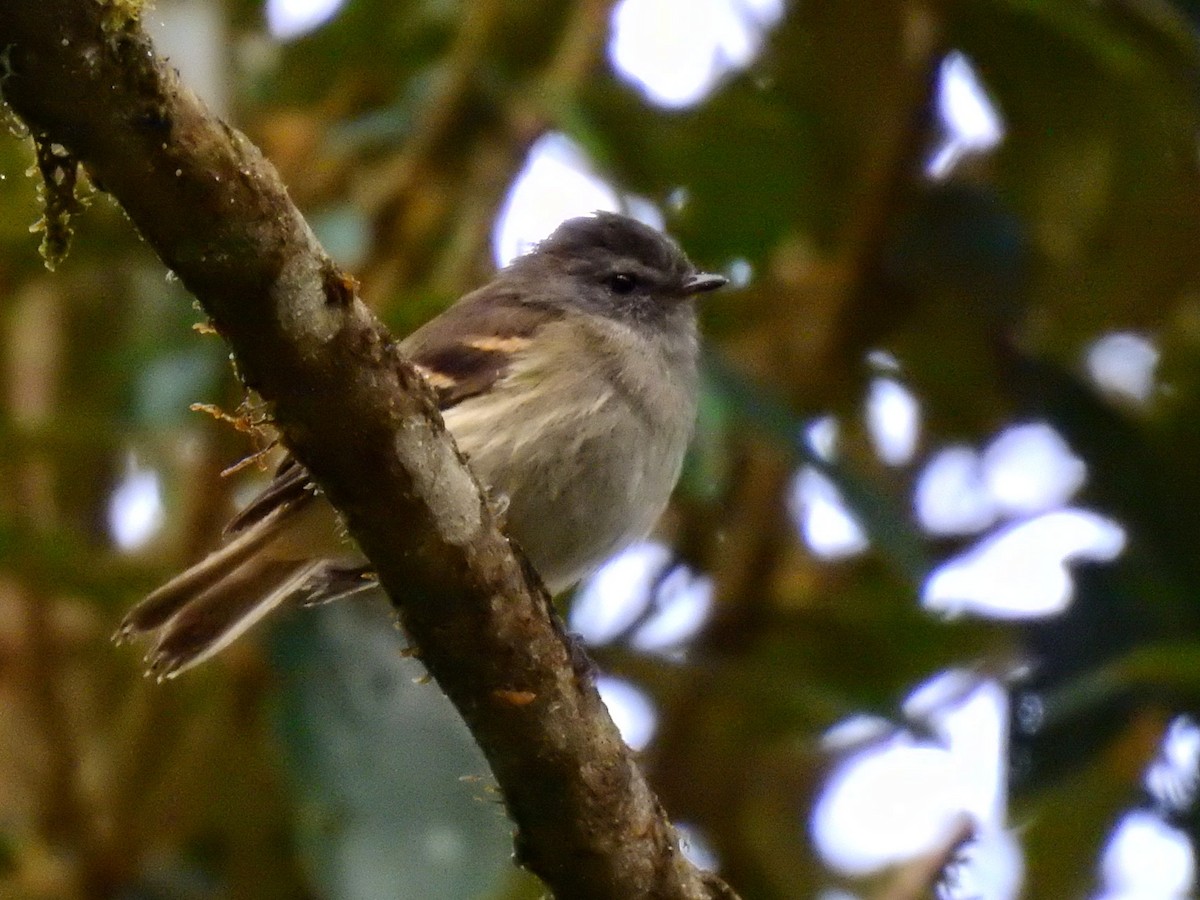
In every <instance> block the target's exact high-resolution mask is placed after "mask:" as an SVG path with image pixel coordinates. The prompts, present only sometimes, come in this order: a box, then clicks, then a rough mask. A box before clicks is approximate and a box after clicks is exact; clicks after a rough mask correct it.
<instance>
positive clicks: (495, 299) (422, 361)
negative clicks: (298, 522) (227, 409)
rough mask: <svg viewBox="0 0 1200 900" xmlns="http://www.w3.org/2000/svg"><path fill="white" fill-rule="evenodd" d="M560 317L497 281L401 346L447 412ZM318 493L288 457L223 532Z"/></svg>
mask: <svg viewBox="0 0 1200 900" xmlns="http://www.w3.org/2000/svg"><path fill="white" fill-rule="evenodd" d="M559 315H560V313H558V311H557V310H555V309H554V308H551V307H545V306H540V305H538V304H537V303H536V302H532V303H531V302H530V301H529V299H528V298H527V297H526V298H524V299H518V297H517V295H516V293H515V292H514V291H513V290H511V289H509V288H508V287H506V286H505V285H504V284H503V283H502V282H493V283H492V284H489V285H487V286H485V287H482V288H480V289H479V290H477V291H475V292H473V293H470V294H467V295H466V296H465V297H463V298H462V299H461V300H460V301H459V302H458V303H456V304H455V305H454V306H452V307H450V308H449V309H447V310H446V311H445V312H444V313H442V314H441V315H440V316H438V317H437V318H435V319H433V320H432V321H430V322H428V323H426V324H425V325H423V326H422V327H421V328H418V329H417V330H416V331H414V332H413V333H412V334H411V335H409V336H408V337H407V338H405V340H404V341H403V342H402V343H401V344H400V347H401V349H402V351H403V352H404V354H405V355H406V356H407V357H408V358H409V359H410V360H412V362H413V363H414V364H415V365H416V366H417V368H418V369H419V370H420V371H421V373H422V374H423V375H424V376H425V377H426V378H427V379H428V381H429V384H430V386H431V387H432V388H433V390H434V394H435V396H436V397H437V401H438V407H439V408H440V409H442V410H447V409H450V408H451V407H453V406H455V405H457V404H459V403H461V402H462V401H464V400H467V399H469V398H471V397H475V396H477V395H479V394H482V393H483V392H485V391H487V390H488V389H489V388H491V386H492V385H493V384H495V383H496V382H497V381H498V380H499V379H500V378H502V377H504V375H505V373H506V372H507V371H508V369H509V366H510V365H511V362H512V356H513V354H514V353H519V352H520V351H521V349H523V348H524V347H525V345H527V344H528V342H529V341H530V339H531V338H532V337H533V334H534V332H536V331H537V330H538V329H539V328H540V327H541V326H543V325H545V324H546V323H547V322H548V321H551V320H553V319H555V318H557V317H558V316H559ZM315 492H316V486H315V485H314V484H313V482H312V480H311V479H310V478H309V477H308V472H306V471H305V470H304V467H303V466H301V465H300V464H299V463H298V462H296V460H295V459H294V458H293V457H292V456H290V455H288V456H285V457H284V459H283V461H282V462H281V463H280V464H279V468H277V469H276V470H275V476H274V477H273V478H272V479H271V483H270V484H268V485H267V486H266V487H265V488H264V489H263V490H262V492H261V493H259V494H258V495H257V496H256V497H255V498H254V499H253V500H251V501H250V502H249V503H248V504H247V505H246V507H245V508H244V509H242V510H241V511H240V512H239V513H238V514H237V515H235V516H234V517H233V519H232V520H230V522H229V524H228V525H226V526H225V533H226V534H236V533H238V532H240V531H244V530H245V529H246V528H249V527H250V526H251V525H255V524H257V523H258V522H261V521H262V520H263V519H265V518H266V517H267V516H268V515H270V514H271V513H272V512H274V511H275V510H277V509H280V508H282V507H285V506H299V505H300V504H304V503H308V502H309V501H311V499H312V498H313V496H314V494H315Z"/></svg>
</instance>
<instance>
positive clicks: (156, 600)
mask: <svg viewBox="0 0 1200 900" xmlns="http://www.w3.org/2000/svg"><path fill="white" fill-rule="evenodd" d="M725 283H726V279H725V278H723V277H721V276H720V275H710V274H706V273H703V272H700V271H698V270H697V269H696V268H695V267H694V266H693V265H692V264H691V263H690V262H689V261H688V259H687V257H686V256H685V255H684V254H683V252H682V251H681V250H680V249H679V247H678V246H677V245H676V244H675V243H674V242H673V241H672V240H671V239H670V238H668V237H666V236H664V235H662V234H660V233H659V232H657V231H655V230H654V229H653V228H650V227H648V226H646V225H643V224H642V223H640V222H637V221H635V220H633V219H630V218H627V217H625V216H621V215H616V214H614V213H596V214H594V215H592V216H587V217H583V218H578V219H571V220H569V221H567V222H564V223H563V224H562V225H560V226H559V227H558V229H557V230H556V231H555V232H554V233H553V234H552V235H550V237H549V238H547V239H546V240H544V241H542V242H541V243H539V244H538V245H537V246H536V247H535V248H534V249H533V251H532V252H530V253H528V254H526V255H524V256H522V257H520V258H519V259H517V260H516V261H515V262H513V263H512V264H511V265H509V266H508V267H507V268H505V269H503V270H502V271H500V272H499V273H498V274H497V275H496V277H495V278H494V279H493V280H492V281H491V282H490V283H488V284H487V285H485V286H484V287H482V288H480V289H478V290H476V291H474V292H472V293H470V294H467V295H466V296H465V297H463V298H462V299H461V300H459V301H458V302H457V303H456V304H455V305H453V306H451V307H450V308H449V309H447V310H446V311H445V312H444V313H442V314H441V315H440V316H438V317H437V318H435V319H433V320H432V321H431V322H429V323H428V324H426V325H425V326H423V327H422V328H420V329H418V330H417V331H416V332H414V333H413V334H412V335H410V336H409V337H408V338H407V339H406V340H405V341H404V342H403V343H402V344H401V348H402V350H403V352H404V354H405V356H407V357H408V358H409V359H411V360H412V361H413V362H414V363H415V364H416V366H417V368H418V369H419V370H420V372H421V373H422V374H423V375H424V376H425V378H426V380H427V381H428V382H429V384H430V386H431V387H432V388H433V390H434V392H435V393H436V395H437V400H438V405H439V407H440V408H441V412H442V416H443V418H444V419H445V421H446V426H447V427H448V428H449V429H450V432H451V434H453V435H454V439H455V441H457V443H458V446H459V448H460V449H461V450H462V451H463V453H464V454H466V456H467V459H468V460H469V461H470V465H471V468H472V469H473V470H474V472H475V474H476V475H477V476H478V477H479V480H480V481H481V482H482V483H483V485H484V486H485V487H486V488H487V490H488V491H490V493H491V495H492V496H493V497H494V498H496V499H497V500H498V501H499V502H500V503H502V504H505V505H506V510H505V522H506V529H507V532H508V534H509V536H510V537H512V538H513V539H515V540H516V541H517V543H518V544H519V545H520V546H521V548H522V549H523V550H524V551H525V554H526V556H527V557H528V558H529V561H530V562H531V563H532V564H533V566H534V568H535V569H536V570H537V572H538V573H539V574H540V575H541V577H542V579H543V581H545V583H546V586H547V587H548V588H549V589H550V591H551V592H552V593H556V592H558V591H561V590H563V589H564V588H567V587H569V586H570V585H572V584H574V583H575V582H576V581H578V580H579V579H580V578H582V577H583V576H584V575H586V574H588V572H590V571H591V570H593V569H594V568H596V567H597V566H598V565H599V564H600V563H601V562H603V561H604V560H605V559H606V558H607V557H609V556H611V555H612V554H613V553H615V552H617V551H618V550H620V549H622V548H623V547H625V546H627V545H628V544H630V543H631V542H633V541H635V540H638V539H640V538H643V537H645V536H646V534H648V533H649V531H650V529H651V528H652V527H653V525H654V523H655V521H656V520H657V519H658V517H659V515H660V514H661V513H662V511H663V508H664V507H665V506H666V503H667V500H668V498H669V496H670V493H671V491H672V489H673V488H674V486H675V482H676V480H677V479H678V477H679V470H680V467H681V465H682V463H683V455H684V451H685V450H686V449H687V445H688V441H689V439H690V437H691V433H692V427H693V421H694V418H695V412H696V393H697V380H698V376H697V357H698V353H699V343H698V336H697V329H696V311H695V304H694V303H693V299H694V297H695V296H696V295H697V294H700V293H703V292H705V291H711V290H714V289H716V288H719V287H721V286H722V285H724V284H725ZM225 533H226V542H225V543H224V544H223V545H222V546H221V547H220V548H219V549H217V550H216V551H214V552H213V553H211V554H210V555H209V556H208V557H206V558H205V559H203V560H201V561H200V562H198V563H197V564H196V565H194V566H192V567H191V568H190V569H188V570H187V571H185V572H183V573H182V574H180V575H178V576H176V577H175V578H173V579H172V580H171V581H169V582H167V583H166V584H165V585H163V586H162V587H160V588H159V589H158V590H156V591H154V593H152V594H150V595H149V596H148V597H146V599H144V600H143V601H142V602H141V603H139V604H138V605H137V606H135V607H134V608H133V609H132V610H131V611H130V612H129V614H128V615H127V616H126V617H125V619H124V621H123V622H122V624H121V627H120V629H119V630H118V632H117V638H118V639H124V638H128V637H131V636H134V635H137V634H150V635H152V637H153V640H154V644H153V646H152V648H151V650H150V652H149V654H148V655H147V657H146V662H147V665H148V666H149V669H150V671H151V672H152V673H153V674H155V675H157V676H159V677H160V678H168V677H172V676H174V675H178V674H179V673H180V672H182V671H184V670H185V669H187V668H189V667H191V666H193V665H196V664H197V663H199V662H201V661H203V660H205V659H207V658H208V657H210V656H212V655H213V654H214V653H217V652H218V651H219V650H221V649H222V648H224V647H226V646H228V645H229V643H230V642H231V641H233V640H234V639H235V638H237V637H238V636H239V635H241V634H242V633H244V632H245V631H246V629H248V628H249V627H250V626H251V625H253V624H254V623H255V622H257V621H258V620H259V619H261V618H262V617H263V616H265V615H266V614H267V613H269V612H270V611H271V610H273V609H274V608H276V607H277V606H279V605H280V604H281V603H284V602H287V601H299V602H302V603H305V604H314V603H324V602H326V601H329V600H334V599H338V598H341V597H345V596H348V595H350V594H354V593H357V592H359V591H362V590H365V589H368V588H370V587H373V586H374V581H373V580H372V578H371V575H370V569H369V564H368V563H367V560H366V559H365V558H364V557H363V556H362V554H361V553H359V552H358V550H357V548H355V547H354V546H352V545H351V544H350V543H349V542H348V541H347V540H346V538H345V537H344V536H343V534H344V532H343V529H341V528H340V525H339V522H338V517H337V513H336V512H335V511H334V510H333V508H332V507H331V506H330V505H329V503H328V502H327V501H326V500H325V499H324V498H323V497H322V496H321V495H320V494H319V493H318V492H317V491H316V490H315V487H314V485H313V484H312V482H311V481H310V480H309V477H308V473H307V472H306V471H305V470H304V468H303V467H302V466H301V465H300V464H299V463H297V462H296V461H295V460H294V459H293V458H291V457H290V456H289V457H287V458H286V459H284V461H283V462H282V463H281V464H280V466H279V468H278V470H277V471H276V473H275V477H274V479H273V480H272V481H271V483H270V484H269V485H268V486H267V487H266V488H265V489H264V490H263V491H262V493H260V494H259V495H258V496H257V497H256V498H255V499H254V500H252V501H251V502H250V503H249V505H248V506H247V507H246V508H245V509H243V510H242V511H241V512H240V513H238V514H237V515H236V516H235V517H234V519H233V520H232V521H231V522H230V523H229V525H228V526H227V527H226V531H225Z"/></svg>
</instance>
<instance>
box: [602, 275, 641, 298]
mask: <svg viewBox="0 0 1200 900" xmlns="http://www.w3.org/2000/svg"><path fill="white" fill-rule="evenodd" d="M608 287H609V289H610V290H611V291H612V292H613V293H614V294H631V293H633V289H634V288H636V287H637V279H636V278H635V277H634V276H632V275H630V274H629V273H628V272H617V273H615V274H613V275H610V276H608Z"/></svg>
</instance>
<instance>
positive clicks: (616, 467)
mask: <svg viewBox="0 0 1200 900" xmlns="http://www.w3.org/2000/svg"><path fill="white" fill-rule="evenodd" d="M551 329H553V331H551ZM545 331H546V332H548V333H543V334H541V335H539V340H538V342H537V343H538V345H539V347H540V348H542V352H543V354H546V355H542V356H532V357H530V356H527V357H524V358H522V359H519V360H517V361H516V362H515V364H514V366H513V367H512V370H511V371H510V373H509V374H508V375H507V376H506V377H505V378H504V379H503V380H502V381H501V382H500V383H498V384H497V385H496V386H495V387H494V389H493V390H492V391H491V392H490V393H489V395H488V396H487V397H486V398H484V397H475V398H471V399H469V400H466V401H464V402H463V403H460V404H459V405H457V406H455V407H453V408H451V409H449V410H447V411H446V413H445V420H446V424H447V426H448V427H449V428H450V431H451V432H452V433H453V434H454V436H455V439H456V440H457V442H458V444H459V447H460V448H461V449H462V450H463V452H464V453H466V454H467V456H468V458H469V459H470V461H471V465H472V467H473V468H474V470H475V472H476V474H477V475H478V476H479V478H480V480H481V481H483V482H484V485H485V487H487V488H488V489H489V490H490V491H491V492H492V493H493V495H494V496H496V497H498V498H499V497H503V498H505V500H506V501H507V510H506V527H507V530H508V533H509V535H510V536H511V537H513V538H514V539H515V540H516V541H517V542H518V543H519V544H520V545H521V547H522V549H524V551H525V552H526V554H527V555H528V557H529V559H530V562H532V563H533V565H534V567H535V568H536V569H537V570H538V572H539V574H541V576H542V578H543V579H544V580H545V582H546V584H547V586H548V587H549V588H550V589H551V591H559V590H562V589H563V588H565V587H567V586H569V585H570V584H572V583H574V582H575V581H577V580H578V579H579V578H580V577H582V576H583V575H585V574H587V572H589V571H590V570H592V569H594V568H595V567H596V566H598V565H599V564H600V563H601V562H603V561H604V559H606V558H607V557H608V556H610V555H611V554H613V553H615V552H616V551H617V550H619V549H621V548H622V547H623V546H625V545H627V544H628V543H630V542H631V541H634V540H637V539H639V538H641V537H644V536H645V535H646V534H647V533H648V532H649V531H650V529H651V528H652V527H653V526H654V523H655V522H656V521H657V519H658V517H659V515H660V514H661V513H662V510H663V508H664V507H665V506H666V503H667V500H668V498H669V497H670V493H671V490H672V489H673V488H674V486H675V482H676V480H677V479H678V477H679V471H680V468H681V466H682V464H683V456H684V452H685V451H686V449H687V445H688V441H689V439H690V436H691V431H692V425H693V421H694V418H695V406H696V375H695V352H696V351H695V337H694V333H692V334H691V335H690V336H687V337H690V340H687V341H684V342H683V343H682V345H679V344H678V342H677V343H676V345H672V346H662V345H661V342H658V343H656V342H654V341H645V340H641V339H640V338H637V337H636V336H633V335H631V334H630V333H628V332H627V331H625V330H624V329H623V328H622V327H621V326H617V325H616V324H615V323H601V324H600V325H599V326H598V327H595V328H592V329H590V330H586V331H581V330H580V329H578V328H575V327H567V326H566V324H565V323H556V324H554V325H549V326H547V327H546V329H545ZM629 340H637V341H638V346H637V347H636V348H634V350H635V354H636V359H637V363H636V365H634V366H633V367H628V366H626V367H624V368H621V367H617V366H615V365H614V364H613V360H614V357H613V350H612V342H613V341H629ZM668 372H669V373H670V374H668ZM651 382H653V383H652V384H651ZM502 502H504V501H502Z"/></svg>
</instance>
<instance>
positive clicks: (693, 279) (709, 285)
mask: <svg viewBox="0 0 1200 900" xmlns="http://www.w3.org/2000/svg"><path fill="white" fill-rule="evenodd" d="M727 284H729V279H728V278H726V277H725V276H724V275H714V274H712V273H710V272H697V273H696V274H694V275H690V276H688V278H687V280H685V281H684V282H683V292H684V293H685V294H688V295H691V294H706V293H708V292H709V291H715V290H716V289H717V288H721V287H725V285H727Z"/></svg>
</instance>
